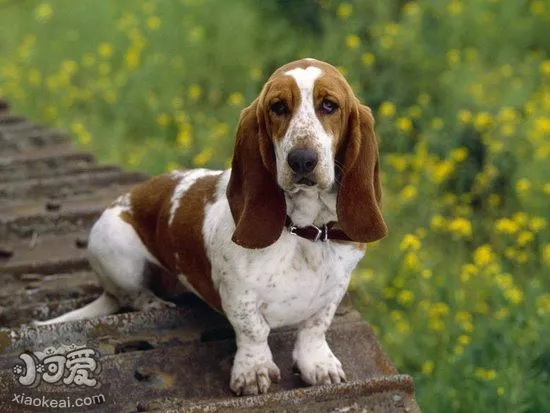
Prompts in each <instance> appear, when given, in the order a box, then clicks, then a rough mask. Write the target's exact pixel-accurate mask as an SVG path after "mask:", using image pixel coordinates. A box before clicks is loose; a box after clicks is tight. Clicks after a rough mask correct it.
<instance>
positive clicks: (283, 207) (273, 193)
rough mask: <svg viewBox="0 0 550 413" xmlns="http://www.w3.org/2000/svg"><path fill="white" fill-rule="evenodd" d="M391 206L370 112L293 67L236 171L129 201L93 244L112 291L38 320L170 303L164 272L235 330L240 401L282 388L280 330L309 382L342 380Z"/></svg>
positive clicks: (244, 138) (203, 172) (268, 90)
mask: <svg viewBox="0 0 550 413" xmlns="http://www.w3.org/2000/svg"><path fill="white" fill-rule="evenodd" d="M381 197H382V192H381V185H380V178H379V161H378V144H377V138H376V135H375V133H374V119H373V116H372V113H371V110H370V109H369V108H368V107H367V106H364V105H362V104H361V103H360V102H359V100H358V99H357V98H356V97H355V95H354V93H353V91H352V89H351V87H350V86H349V84H348V83H347V81H346V80H345V78H344V76H343V75H342V74H340V72H339V71H338V70H336V69H335V68H334V67H333V66H331V65H330V64H328V63H325V62H321V61H319V60H315V59H310V58H307V59H301V60H297V61H294V62H291V63H288V64H286V65H284V66H282V67H280V68H279V69H277V70H276V71H275V72H274V73H273V74H272V75H271V77H270V78H269V79H268V81H267V82H266V83H265V85H264V86H263V89H262V91H261V93H260V95H259V96H258V97H257V98H256V99H255V100H254V101H253V102H252V104H251V105H250V106H248V107H247V108H245V109H244V110H243V111H242V112H241V115H240V120H239V125H238V128H237V133H236V143H235V148H234V153H233V160H232V168H231V169H229V170H225V171H214V170H207V169H192V170H186V171H179V172H178V171H176V172H172V173H167V174H164V175H161V176H158V177H155V178H152V179H150V180H148V181H146V182H144V183H142V184H139V185H138V186H137V187H135V189H133V190H132V191H131V192H129V193H127V194H124V195H122V196H121V197H119V198H118V199H117V200H116V201H115V202H114V203H113V204H112V205H111V206H110V207H109V208H107V209H106V210H105V211H104V212H103V214H102V215H101V217H100V218H99V220H98V221H97V222H96V223H95V224H94V226H93V228H92V229H91V233H90V238H89V243H88V249H87V253H88V257H89V262H90V265H91V266H92V268H93V269H94V271H95V272H96V273H97V275H98V277H99V280H100V283H101V285H102V287H103V289H104V292H103V294H102V295H101V296H100V297H99V298H97V299H96V300H95V301H93V302H92V303H90V304H88V305H86V306H85V307H83V308H81V309H77V310H74V311H71V312H69V313H67V314H64V315H62V316H60V317H57V318H54V319H52V320H48V321H45V322H38V324H50V323H58V322H65V321H70V320H78V319H83V318H90V317H97V316H102V315H107V314H112V313H114V312H116V311H118V310H119V309H120V308H122V307H130V308H133V309H136V310H141V309H151V308H162V307H165V306H171V305H173V304H171V303H169V302H167V301H164V300H163V299H161V298H159V297H158V295H156V294H155V293H153V291H152V290H151V288H150V286H151V285H152V283H154V282H155V280H157V278H156V277H160V276H159V275H158V272H155V271H152V270H151V269H152V268H157V269H161V270H162V273H164V274H165V275H168V277H169V278H168V279H169V280H170V282H169V283H168V284H166V283H165V288H168V287H167V286H168V285H169V284H170V283H172V285H173V284H180V285H184V286H185V287H186V288H187V289H189V290H191V291H193V292H194V293H195V294H197V295H198V296H199V297H200V298H202V299H203V300H204V301H205V302H206V303H208V304H209V305H210V306H211V307H212V308H214V309H216V310H218V311H220V312H222V313H223V314H224V315H225V316H226V317H227V319H228V320H229V322H230V323H231V325H232V326H233V328H234V330H235V337H236V343H237V352H236V355H235V358H234V362H233V367H232V371H231V378H230V388H231V389H232V390H233V392H235V393H236V394H237V395H256V394H259V393H266V392H267V391H268V389H269V387H270V385H271V383H272V382H277V381H278V380H279V379H280V371H279V368H278V367H277V366H276V365H275V363H274V362H273V358H272V354H271V350H270V348H269V346H268V342H267V338H268V334H269V332H270V330H271V329H272V328H276V327H281V326H290V325H292V326H297V339H296V343H295V346H294V350H293V360H294V363H295V365H296V366H297V368H298V369H299V371H300V374H301V377H302V379H303V380H304V381H305V382H306V383H308V384H310V385H317V384H330V383H340V382H342V381H345V379H346V376H345V373H344V371H343V370H342V365H341V363H340V361H339V360H338V359H337V358H336V357H335V356H334V354H333V353H332V351H331V349H330V348H329V346H328V344H327V342H326V339H325V334H326V331H327V329H328V328H329V326H330V324H331V322H332V318H333V316H334V313H335V311H336V308H337V306H338V304H339V303H340V301H341V299H342V297H343V296H344V294H345V292H346V289H347V286H348V283H349V280H350V274H351V272H352V270H353V269H354V268H355V266H356V265H357V263H358V262H359V260H360V259H361V258H362V257H363V255H364V253H365V249H366V243H367V242H372V241H376V240H379V239H381V238H383V237H384V236H385V235H386V234H387V227H386V224H385V222H384V219H383V217H382V214H381V209H380V208H381ZM157 281H158V280H157Z"/></svg>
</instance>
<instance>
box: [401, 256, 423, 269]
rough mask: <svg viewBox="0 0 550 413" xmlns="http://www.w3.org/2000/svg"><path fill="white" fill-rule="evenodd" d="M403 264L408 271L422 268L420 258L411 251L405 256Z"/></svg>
mask: <svg viewBox="0 0 550 413" xmlns="http://www.w3.org/2000/svg"><path fill="white" fill-rule="evenodd" d="M403 264H404V266H405V268H406V269H408V270H417V269H418V267H419V266H420V263H419V262H418V256H417V255H416V253H415V252H413V251H410V252H408V253H407V254H406V255H405V259H404V260H403Z"/></svg>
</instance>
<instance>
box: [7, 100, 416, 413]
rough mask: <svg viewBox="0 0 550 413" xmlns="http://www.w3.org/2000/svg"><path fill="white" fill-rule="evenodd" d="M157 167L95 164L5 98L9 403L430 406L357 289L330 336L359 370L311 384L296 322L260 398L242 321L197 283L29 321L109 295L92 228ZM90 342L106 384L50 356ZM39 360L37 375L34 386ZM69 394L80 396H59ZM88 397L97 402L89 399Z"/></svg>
mask: <svg viewBox="0 0 550 413" xmlns="http://www.w3.org/2000/svg"><path fill="white" fill-rule="evenodd" d="M144 179H146V176H145V175H144V174H140V173H130V172H124V171H122V170H120V168H118V167H116V166H110V165H107V166H105V165H98V164H96V163H95V161H94V158H93V156H92V155H90V154H88V153H83V152H78V151H75V150H74V149H73V148H72V147H71V145H70V143H69V138H68V136H67V135H66V134H65V133H63V132H60V131H55V130H51V129H47V128H45V127H42V126H38V125H35V124H33V123H31V122H29V121H28V120H27V119H25V118H23V117H21V116H16V115H13V114H11V113H10V112H9V111H8V105H7V104H6V103H5V102H3V101H1V100H0V283H1V284H0V285H1V288H0V413H4V412H24V411H32V412H49V411H58V412H59V411H66V412H71V413H72V412H80V411H82V412H116V413H127V412H128V413H129V412H241V411H242V412H251V413H252V412H273V413H283V412H303V413H306V412H307V413H309V412H311V413H313V412H315V413H318V412H319V413H321V412H327V413H329V412H331V413H338V412H341V413H345V412H350V413H351V412H418V411H419V408H418V406H417V404H416V401H415V399H414V384H413V381H412V379H411V378H410V377H409V376H405V375H399V374H398V372H397V371H396V370H395V368H394V367H393V366H392V364H391V362H390V360H389V359H388V358H387V357H386V355H385V354H384V352H383V350H382V349H381V347H380V345H379V343H378V341H377V340H376V338H375V337H374V335H373V333H372V331H371V329H370V328H369V327H368V325H366V324H365V323H364V322H363V321H362V320H361V317H360V315H359V313H358V312H357V311H356V310H354V309H353V308H352V306H351V304H350V303H349V300H345V302H344V303H343V304H342V305H341V306H340V308H339V310H338V312H337V315H336V317H335V320H334V323H333V326H332V328H331V330H330V332H329V335H328V336H329V341H330V343H331V346H332V348H333V350H334V352H335V353H336V355H337V356H338V357H339V358H340V360H341V361H342V363H343V365H344V369H345V371H346V373H347V375H348V379H349V381H348V382H347V383H345V384H342V385H328V386H319V387H305V386H304V385H303V383H301V381H300V379H299V377H298V376H297V375H296V374H293V371H292V359H291V354H292V343H293V339H294V335H295V332H294V331H293V330H292V329H281V330H277V331H275V332H273V333H272V334H271V336H270V345H271V348H272V350H273V354H274V359H275V362H276V363H277V364H278V365H279V367H280V369H281V374H282V381H281V383H279V385H278V386H277V387H276V388H274V389H273V390H272V392H271V393H270V394H267V395H262V396H257V397H243V398H237V397H235V396H233V395H232V394H231V393H230V391H229V388H228V381H229V372H230V367H231V361H232V355H233V353H234V351H235V343H234V337H233V332H232V330H231V327H230V326H229V325H228V324H227V322H226V321H225V320H224V319H223V317H221V316H220V315H218V314H217V313H215V312H213V311H211V310H210V309H209V308H207V306H205V305H204V304H203V303H202V302H200V300H198V299H196V298H195V297H194V296H193V295H191V294H184V295H182V296H180V297H178V300H177V303H178V308H177V309H174V310H162V311H160V310H159V311H149V312H127V313H120V314H117V315H112V316H108V317H102V318H98V319H92V320H85V321H79V322H72V323H64V324H58V325H53V326H43V327H34V326H32V325H30V324H29V322H30V321H31V320H33V319H45V318H48V317H53V316H56V315H58V314H61V313H63V312H65V311H67V310H70V309H73V308H75V307H78V306H81V305H82V304H84V303H86V302H89V301H91V300H92V299H93V298H95V297H96V296H97V295H98V294H99V292H100V288H99V285H98V283H97V281H96V279H95V276H94V275H93V274H92V272H91V271H90V269H89V267H88V264H87V262H86V260H85V256H84V249H85V247H86V240H87V232H88V230H89V228H90V225H91V224H92V222H93V221H94V220H95V219H96V218H97V217H98V215H99V213H100V212H101V211H102V209H103V208H104V207H105V206H106V205H108V204H109V203H110V202H111V201H112V200H113V199H115V198H116V197H117V196H118V195H119V194H120V193H121V192H123V191H125V190H127V189H128V188H130V187H131V186H132V185H134V184H136V183H137V182H140V181H142V180H144ZM82 348H84V349H91V350H90V351H92V352H93V357H92V358H93V360H94V363H95V364H93V363H92V364H93V365H92V364H88V365H87V367H86V366H84V367H83V369H84V370H86V369H87V370H88V373H89V375H90V378H91V377H93V378H95V379H97V383H96V384H95V385H94V386H91V385H79V384H78V383H76V384H75V381H74V380H73V381H72V382H69V384H67V383H66V382H63V381H62V380H61V379H59V380H57V381H54V380H53V379H51V377H53V375H54V373H57V371H54V370H55V369H56V368H57V369H58V370H59V369H62V368H63V369H66V371H64V375H63V376H62V377H68V374H67V373H71V372H73V370H74V368H73V369H70V368H69V367H70V365H69V364H66V365H63V366H61V365H57V364H55V363H50V364H48V363H47V360H49V359H47V357H48V354H49V355H50V356H51V355H52V354H53V355H55V354H58V355H59V354H61V355H62V356H63V357H64V360H69V359H68V358H67V357H69V352H70V351H73V350H75V349H76V350H78V349H82ZM56 349H57V350H56ZM59 349H63V351H61V350H59ZM76 350H75V351H76ZM48 352H49V353H48ZM22 354H27V355H28V356H27V358H26V359H25V358H24V357H22ZM29 355H30V356H29ZM94 357H95V358H94ZM25 360H27V361H25ZM32 360H34V361H33V363H35V365H34V366H31V364H32V363H31V364H28V363H30V361H32ZM88 361H89V359H88ZM41 363H42V364H41ZM52 364H53V365H52ZM40 365H41V367H40ZM81 367H82V366H81ZM92 367H93V368H92ZM32 368H35V370H36V374H35V376H36V377H35V380H34V382H33V384H32V385H30V384H28V383H26V382H25V383H23V384H22V381H23V382H24V380H23V379H22V377H23V376H25V377H28V374H27V373H28V372H29V371H30V370H31V369H32ZM44 368H45V370H44ZM40 369H42V370H40ZM73 373H75V372H73ZM45 374H50V376H48V377H50V380H49V382H48V380H47V377H46V375H45ZM76 374H80V375H81V376H82V374H84V373H79V372H78V371H77V372H76ZM73 375H74V374H73ZM40 377H42V379H41V380H40ZM60 377H61V376H60ZM20 379H21V380H20ZM54 400H55V401H56V402H55V403H56V404H57V407H56V408H54V407H52V406H53V403H54ZM63 400H65V401H66V403H72V405H71V407H66V408H64V409H63V408H59V406H61V405H60V404H59V403H61V402H62V401H63ZM77 400H81V401H82V400H84V401H86V402H88V401H91V402H93V403H90V405H89V406H85V407H77V406H76V405H75V402H76V401H77ZM33 403H34V405H32V404H33ZM44 403H46V404H47V406H45V405H44ZM29 404H31V406H29ZM37 404H40V406H38V405H37Z"/></svg>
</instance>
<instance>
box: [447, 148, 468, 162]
mask: <svg viewBox="0 0 550 413" xmlns="http://www.w3.org/2000/svg"><path fill="white" fill-rule="evenodd" d="M467 157H468V149H466V148H464V147H460V148H456V149H453V150H452V151H451V158H452V159H453V160H454V161H456V162H462V161H464V160H465V159H466V158H467Z"/></svg>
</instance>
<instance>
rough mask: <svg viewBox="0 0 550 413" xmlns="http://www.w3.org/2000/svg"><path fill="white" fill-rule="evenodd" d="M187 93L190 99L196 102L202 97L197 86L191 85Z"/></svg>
mask: <svg viewBox="0 0 550 413" xmlns="http://www.w3.org/2000/svg"><path fill="white" fill-rule="evenodd" d="M188 93H189V97H190V98H191V99H193V100H198V99H199V98H200V97H201V95H202V88H201V87H200V86H199V85H197V84H194V85H191V86H190V87H189V92H188Z"/></svg>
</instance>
